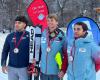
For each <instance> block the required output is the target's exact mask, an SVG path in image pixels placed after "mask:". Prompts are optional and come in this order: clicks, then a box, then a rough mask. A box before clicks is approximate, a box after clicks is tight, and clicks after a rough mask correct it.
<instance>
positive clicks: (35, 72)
mask: <svg viewBox="0 0 100 80" xmlns="http://www.w3.org/2000/svg"><path fill="white" fill-rule="evenodd" d="M38 73H39V72H38V70H37V68H34V76H38Z"/></svg>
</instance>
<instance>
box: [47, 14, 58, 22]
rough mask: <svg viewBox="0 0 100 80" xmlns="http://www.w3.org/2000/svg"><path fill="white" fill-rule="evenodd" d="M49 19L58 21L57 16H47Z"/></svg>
mask: <svg viewBox="0 0 100 80" xmlns="http://www.w3.org/2000/svg"><path fill="white" fill-rule="evenodd" d="M47 18H50V19H55V20H56V21H58V16H57V15H56V14H49V15H48V16H47Z"/></svg>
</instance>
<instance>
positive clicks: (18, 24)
mask: <svg viewBox="0 0 100 80" xmlns="http://www.w3.org/2000/svg"><path fill="white" fill-rule="evenodd" d="M25 27H26V24H25V23H24V22H21V21H15V29H16V31H23V30H24V29H25Z"/></svg>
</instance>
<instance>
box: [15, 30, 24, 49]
mask: <svg viewBox="0 0 100 80" xmlns="http://www.w3.org/2000/svg"><path fill="white" fill-rule="evenodd" d="M24 34H25V31H24V32H23V34H22V35H21V37H20V39H19V41H18V43H16V33H15V34H14V45H15V48H18V46H19V44H20V43H21V41H22V38H23V36H24Z"/></svg>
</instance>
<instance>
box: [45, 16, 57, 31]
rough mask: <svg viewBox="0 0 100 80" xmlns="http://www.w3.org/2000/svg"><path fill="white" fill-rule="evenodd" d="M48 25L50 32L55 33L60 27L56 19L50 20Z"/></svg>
mask: <svg viewBox="0 0 100 80" xmlns="http://www.w3.org/2000/svg"><path fill="white" fill-rule="evenodd" d="M47 24H48V28H49V30H50V32H53V31H54V30H55V29H56V28H57V27H58V26H57V25H58V21H56V20H55V19H54V18H48V19H47Z"/></svg>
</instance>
